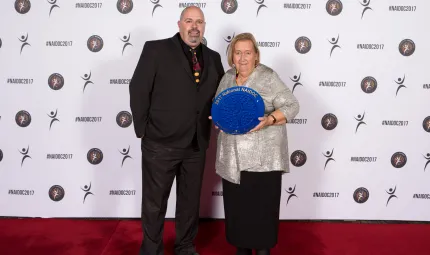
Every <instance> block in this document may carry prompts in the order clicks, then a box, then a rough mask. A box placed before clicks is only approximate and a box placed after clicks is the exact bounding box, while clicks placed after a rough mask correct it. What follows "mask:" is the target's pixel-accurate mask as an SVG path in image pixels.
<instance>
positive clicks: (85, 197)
mask: <svg viewBox="0 0 430 255" xmlns="http://www.w3.org/2000/svg"><path fill="white" fill-rule="evenodd" d="M81 190H82V191H83V192H85V195H84V201H83V202H82V203H83V204H85V199H87V196H88V195H93V196H94V194H93V193H92V192H91V182H90V185H89V186H88V185H85V186H84V187H83V188H82V187H81Z"/></svg>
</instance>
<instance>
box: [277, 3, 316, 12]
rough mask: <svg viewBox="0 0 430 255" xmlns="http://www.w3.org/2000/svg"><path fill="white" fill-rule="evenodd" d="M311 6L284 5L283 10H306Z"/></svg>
mask: <svg viewBox="0 0 430 255" xmlns="http://www.w3.org/2000/svg"><path fill="white" fill-rule="evenodd" d="M311 6H312V5H311V4H297V3H285V4H284V9H294V10H307V9H310V8H311Z"/></svg>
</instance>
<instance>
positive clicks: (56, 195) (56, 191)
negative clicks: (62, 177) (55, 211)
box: [48, 185, 66, 202]
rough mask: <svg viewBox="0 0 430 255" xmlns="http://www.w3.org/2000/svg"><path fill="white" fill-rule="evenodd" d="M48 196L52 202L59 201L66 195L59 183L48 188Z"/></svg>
mask: <svg viewBox="0 0 430 255" xmlns="http://www.w3.org/2000/svg"><path fill="white" fill-rule="evenodd" d="M48 194H49V198H50V199H51V200H52V201H54V202H59V201H61V200H63V198H64V196H65V195H66V192H65V191H64V189H63V187H61V186H60V185H54V186H52V187H51V188H50V189H49V192H48Z"/></svg>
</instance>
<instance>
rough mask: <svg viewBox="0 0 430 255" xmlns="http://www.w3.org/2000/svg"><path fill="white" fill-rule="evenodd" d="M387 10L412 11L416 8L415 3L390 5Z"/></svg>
mask: <svg viewBox="0 0 430 255" xmlns="http://www.w3.org/2000/svg"><path fill="white" fill-rule="evenodd" d="M388 10H389V11H390V12H414V11H416V10H417V6H416V5H402V6H399V5H390V6H389V7H388Z"/></svg>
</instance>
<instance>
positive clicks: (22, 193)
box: [8, 189, 34, 196]
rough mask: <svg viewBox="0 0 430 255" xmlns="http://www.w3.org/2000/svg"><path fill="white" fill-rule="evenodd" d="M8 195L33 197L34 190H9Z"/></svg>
mask: <svg viewBox="0 0 430 255" xmlns="http://www.w3.org/2000/svg"><path fill="white" fill-rule="evenodd" d="M8 195H18V196H33V195H34V190H28V189H10V190H9V191H8Z"/></svg>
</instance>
